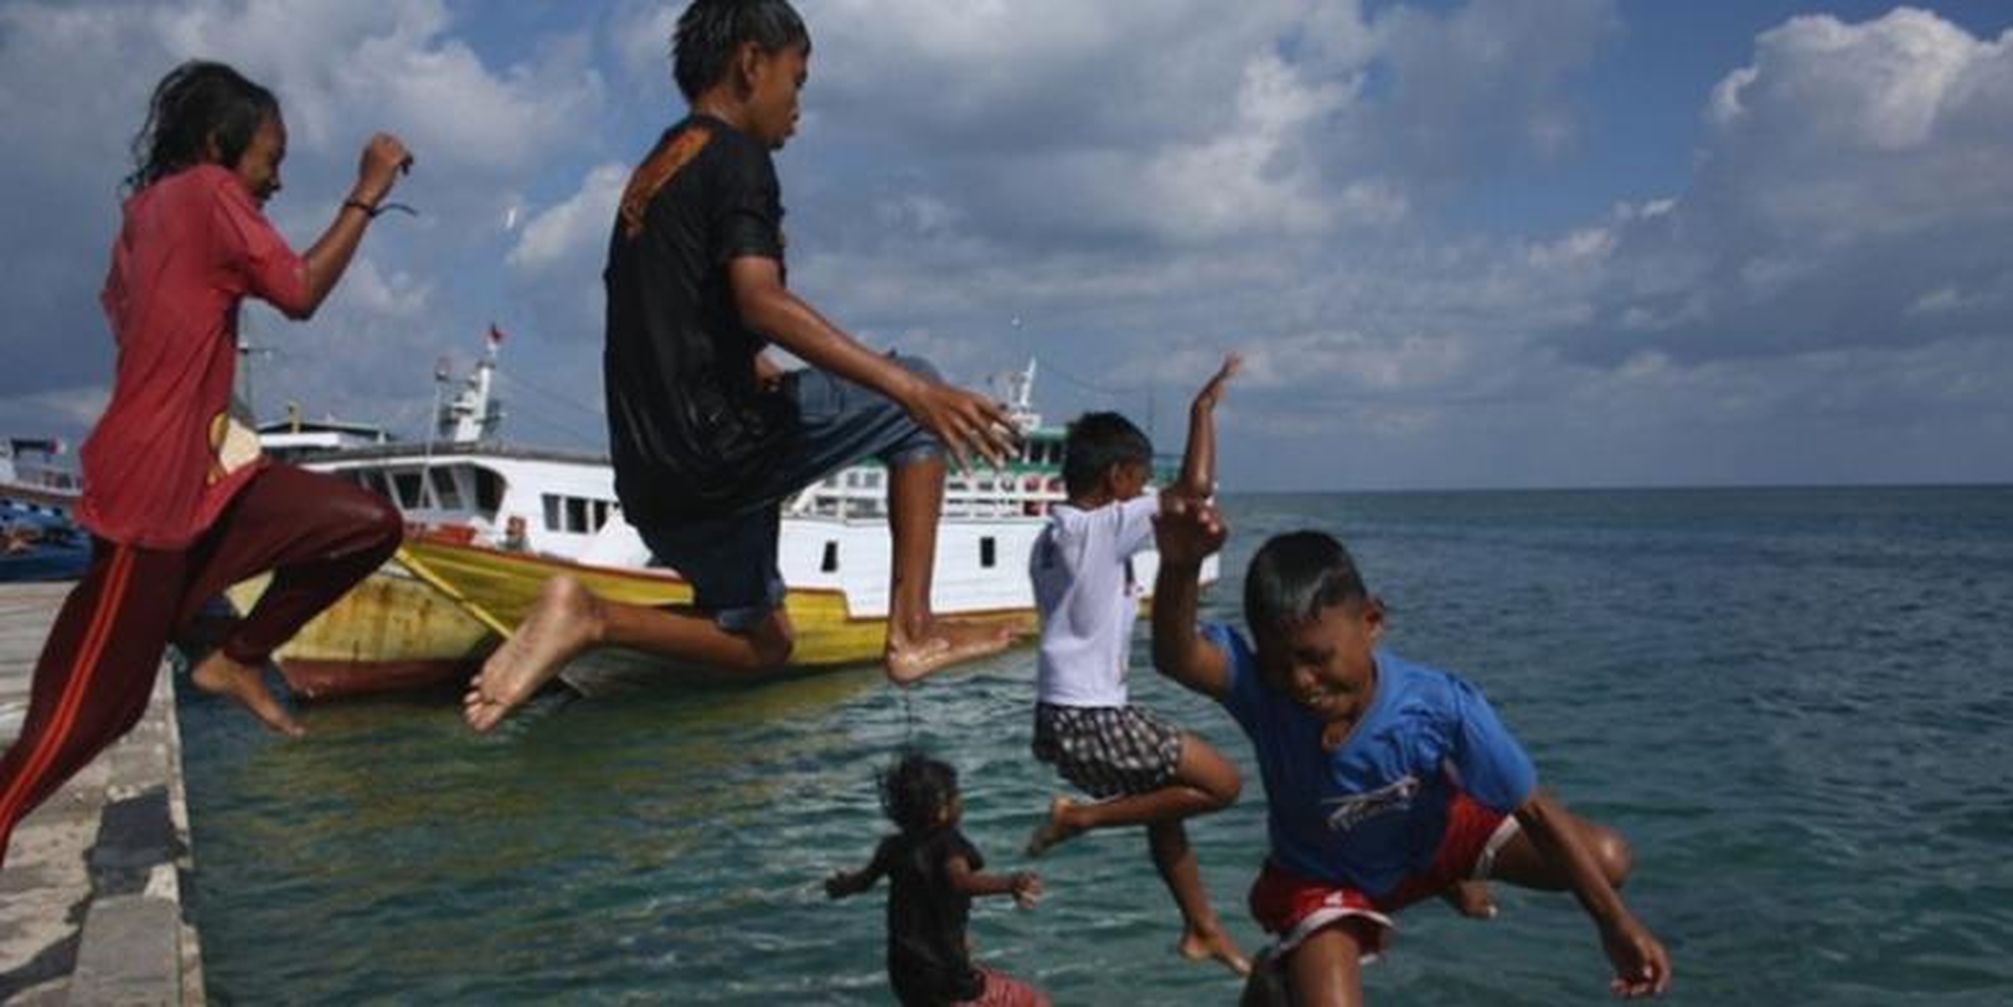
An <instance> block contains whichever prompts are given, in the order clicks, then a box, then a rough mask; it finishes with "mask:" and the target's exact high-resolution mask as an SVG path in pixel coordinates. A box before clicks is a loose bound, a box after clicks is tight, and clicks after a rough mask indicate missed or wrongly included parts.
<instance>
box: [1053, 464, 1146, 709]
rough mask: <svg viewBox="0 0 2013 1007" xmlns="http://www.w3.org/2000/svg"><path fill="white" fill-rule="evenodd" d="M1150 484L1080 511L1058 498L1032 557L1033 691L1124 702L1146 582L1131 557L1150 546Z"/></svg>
mask: <svg viewBox="0 0 2013 1007" xmlns="http://www.w3.org/2000/svg"><path fill="white" fill-rule="evenodd" d="M1159 509H1160V498H1159V496H1158V495H1157V494H1156V493H1155V492H1154V491H1152V490H1148V491H1147V492H1145V493H1143V494H1141V495H1139V496H1137V497H1134V498H1132V499H1131V500H1127V501H1125V502H1123V503H1111V504H1106V505H1104V506H1103V507H1098V508H1095V509H1093V510H1082V509H1080V508H1077V507H1072V506H1070V505H1069V504H1057V505H1055V507H1054V508H1053V509H1051V510H1050V511H1049V518H1048V527H1046V528H1043V529H1042V532H1041V537H1039V538H1037V539H1036V540H1035V544H1034V551H1033V552H1032V553H1031V554H1029V556H1028V576H1029V577H1030V578H1031V579H1032V580H1033V581H1034V601H1035V606H1036V608H1037V609H1039V610H1040V612H1041V662H1040V669H1041V670H1040V673H1039V675H1038V676H1037V678H1036V694H1037V695H1038V696H1039V697H1040V699H1041V701H1042V702H1044V703H1054V704H1056V705H1058V706H1124V705H1125V702H1126V692H1125V671H1126V665H1127V664H1128V663H1129V661H1130V659H1131V656H1132V624H1133V623H1134V622H1135V621H1136V620H1138V618H1139V596H1140V595H1141V594H1142V593H1143V592H1144V591H1145V588H1146V585H1144V584H1140V583H1137V582H1136V580H1135V579H1134V578H1133V576H1132V563H1131V560H1132V557H1133V556H1134V555H1135V554H1137V553H1139V552H1142V551H1144V550H1146V549H1147V548H1148V547H1150V546H1152V545H1153V515H1154V514H1155V513H1156V512H1158V511H1159Z"/></svg>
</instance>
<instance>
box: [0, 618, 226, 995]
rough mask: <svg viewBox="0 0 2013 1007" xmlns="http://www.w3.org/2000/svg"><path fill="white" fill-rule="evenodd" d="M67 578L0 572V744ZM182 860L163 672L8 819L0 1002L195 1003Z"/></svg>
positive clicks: (23, 698) (185, 835)
mask: <svg viewBox="0 0 2013 1007" xmlns="http://www.w3.org/2000/svg"><path fill="white" fill-rule="evenodd" d="M69 590H70V585H69V584H0V742H4V743H7V744H12V742H13V740H14V737H15V735H16V734H18V733H19V732H20V729H21V717H22V715H23V713H24V712H25V711H26V710H27V706H28V683H29V678H30V676H31V675H32V673H33V671H34V666H35V659H36V657H37V656H39V655H40V653H41V650H42V641H43V639H44V637H45V636H46V635H47V634H48V630H49V625H50V623H51V622H53V621H54V620H55V617H56V610H57V608H58V607H59V606H61V605H62V603H63V598H64V596H65V595H67V594H68V593H69ZM192 867H193V861H192V859H191V856H190V851H189V814H188V804H187V802H186V799H185V794H184V793H183V789H182V761H181V736H180V734H179V733H178V732H177V730H176V723H175V694H174V676H173V675H172V674H170V673H169V671H168V667H167V665H166V663H165V662H164V663H163V665H162V671H161V674H160V676H159V677H158V678H156V679H155V682H154V694H153V698H152V701H151V702H150V703H149V705H148V707H147V713H146V716H144V717H143V718H141V720H140V725H139V726H138V727H136V728H134V729H133V731H132V733H130V734H128V735H126V737H124V738H123V739H121V740H120V741H119V743H118V744H116V745H114V746H113V747H112V748H111V749H110V750H109V751H107V752H105V753H104V754H103V755H100V756H99V757H98V758H97V760H95V761H94V762H92V764H91V765H90V766H88V767H86V768H85V769H84V771H83V772H81V773H79V774H78V775H77V776H76V778H74V779H72V780H71V781H70V782H69V783H68V784H67V785H65V786H64V788H63V789H62V790H61V791H59V792H58V793H57V794H56V796H55V797H53V798H51V799H50V800H49V802H48V803H47V804H44V805H43V806H42V807H41V808H39V809H37V810H36V811H35V813H34V814H32V815H29V816H28V818H27V819H26V820H25V821H23V822H22V823H21V825H20V826H19V827H18V828H16V829H15V830H14V841H13V844H12V846H11V848H10V849H9V850H8V856H7V867H6V868H5V869H4V870H0V1002H4V1003H9V1004H32V1005H44V1004H49V1005H59V1004H79V1005H83V1004H200V1003H202V1002H203V971H202V954H201V947H200V944H199V943H198V941H197V937H196V931H195V928H194V926H193V925H191V923H190V922H189V920H188V918H187V915H186V913H185V912H184V907H183V903H182V891H183V889H184V887H185V886H186V885H187V884H188V880H189V872H190V870H191V869H192Z"/></svg>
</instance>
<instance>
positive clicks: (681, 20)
mask: <svg viewBox="0 0 2013 1007" xmlns="http://www.w3.org/2000/svg"><path fill="white" fill-rule="evenodd" d="M743 42H753V43H755V44H756V45H757V46H760V47H761V49H762V51H763V52H777V51H779V50H782V49H786V48H788V47H790V46H793V45H801V46H803V47H804V49H805V51H807V52H808V51H809V50H810V48H811V32H810V29H808V28H805V27H804V19H803V18H802V17H801V16H799V15H798V14H797V9H796V8H794V7H792V6H790V4H789V2H788V0H692V6H690V7H687V8H685V13H683V14H680V15H678V28H677V30H676V31H675V32H674V33H673V35H672V36H671V76H672V77H673V78H675V79H676V80H677V81H678V90H679V91H680V92H682V93H683V94H684V95H685V100H686V101H688V102H690V101H697V100H698V99H699V96H700V95H701V94H704V93H705V91H706V89H707V88H709V87H712V86H713V85H715V84H718V83H719V82H720V79H721V78H722V77H725V76H726V75H727V68H728V65H729V64H730V63H731V62H732V61H733V59H734V50H736V49H738V48H740V47H741V43H743Z"/></svg>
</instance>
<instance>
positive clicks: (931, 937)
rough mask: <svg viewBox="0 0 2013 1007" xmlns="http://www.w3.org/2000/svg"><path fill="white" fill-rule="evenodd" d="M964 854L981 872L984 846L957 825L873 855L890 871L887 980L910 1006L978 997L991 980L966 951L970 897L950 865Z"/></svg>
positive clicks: (884, 846)
mask: <svg viewBox="0 0 2013 1007" xmlns="http://www.w3.org/2000/svg"><path fill="white" fill-rule="evenodd" d="M952 857H963V858H964V860H965V863H966V864H968V865H970V867H971V869H972V870H974V871H976V870H979V869H980V868H982V867H984V866H985V860H984V858H982V857H980V856H979V851H978V850H977V849H976V848H975V847H973V846H972V844H971V843H970V842H968V841H966V839H965V837H964V834H963V833H961V832H959V831H958V830H957V828H956V827H946V828H941V829H933V830H931V831H929V832H926V833H923V834H922V835H920V836H909V835H896V836H889V837H888V838H886V839H884V840H882V841H881V846H880V849H879V850H877V851H875V853H874V860H875V862H876V863H877V864H878V865H879V866H880V869H881V871H882V872H883V873H885V874H887V876H888V982H889V983H890V984H891V985H893V986H894V988H895V996H896V997H897V998H899V999H900V1000H901V1002H902V1003H903V1004H904V1005H908V1007H915V1005H919V1004H931V1005H936V1004H948V1003H956V1002H958V1001H961V1000H974V999H977V998H978V996H979V994H980V993H983V992H984V991H985V981H984V980H983V979H982V978H980V976H979V974H978V972H977V971H976V970H974V969H973V968H972V961H971V955H970V952H968V951H967V950H966V949H965V923H966V921H967V920H968V919H969V918H970V916H971V908H972V898H971V896H969V895H963V894H959V893H958V892H956V891H954V890H952V888H951V883H950V877H949V874H948V871H947V869H946V867H945V865H946V864H947V863H948V862H949V861H950V859H951V858H952Z"/></svg>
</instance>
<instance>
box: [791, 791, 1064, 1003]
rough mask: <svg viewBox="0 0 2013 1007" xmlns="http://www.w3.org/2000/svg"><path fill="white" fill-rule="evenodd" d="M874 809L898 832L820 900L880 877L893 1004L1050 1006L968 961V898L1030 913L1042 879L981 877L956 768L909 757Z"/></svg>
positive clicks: (836, 879) (834, 879)
mask: <svg viewBox="0 0 2013 1007" xmlns="http://www.w3.org/2000/svg"><path fill="white" fill-rule="evenodd" d="M881 808H882V810H884V811H886V812H887V815H888V818H889V819H891V820H892V821H894V823H895V824H896V825H897V826H900V828H901V831H900V832H898V833H896V834H895V835H892V836H889V837H887V838H886V839H883V840H881V845H880V846H879V847H878V848H876V849H875V850H874V859H873V860H872V862H870V863H868V864H867V866H866V867H864V868H862V869H860V870H858V871H840V872H838V873H836V874H833V875H832V876H831V877H830V878H828V879H826V881H825V894H826V895H829V896H831V897H832V898H835V899H839V898H844V897H846V896H848V895H858V894H859V893H861V892H864V891H866V890H867V889H869V888H872V887H873V886H874V882H875V881H878V880H880V878H881V877H882V876H883V875H886V876H887V879H888V889H889V892H888V981H889V983H890V984H891V985H892V986H893V987H894V990H895V996H896V998H898V999H899V1000H900V1001H901V1002H902V1003H903V1004H904V1005H905V1007H917V1005H925V1004H927V1005H931V1007H937V1005H943V1004H984V1005H995V1007H1036V1005H1045V1004H1047V1003H1048V1002H1049V999H1048V996H1047V995H1046V994H1044V993H1042V992H1041V991H1039V990H1036V989H1035V988H1034V987H1032V986H1029V985H1027V984H1026V983H1023V982H1021V981H1019V980H1017V979H1013V978H1010V977H1008V976H1005V975H1002V974H1000V973H998V972H994V971H992V970H991V969H987V968H984V967H981V966H978V965H976V964H975V963H973V962H972V960H971V950H970V947H969V945H968V942H967V940H966V938H965V924H966V922H967V920H968V918H969V916H970V914H971V905H972V896H974V895H1011V896H1013V898H1014V901H1015V902H1016V903H1018V904H1019V905H1020V906H1021V908H1023V909H1032V908H1033V907H1034V905H1035V903H1036V901H1038V900H1039V899H1040V898H1041V879H1040V878H1039V877H1037V876H1036V875H1035V874H1034V872H1032V871H1019V872H1016V873H1013V874H1005V875H1001V874H981V873H979V872H980V870H981V869H983V868H984V867H985V858H983V857H981V856H980V855H979V851H978V850H977V849H976V848H975V847H973V846H972V844H971V842H970V841H969V840H967V839H965V837H964V833H962V832H959V831H958V818H959V817H960V816H961V815H962V813H963V811H964V801H963V800H962V799H961V798H960V797H959V796H958V774H957V770H955V769H952V768H951V767H950V766H948V765H946V764H945V763H942V762H939V761H937V760H936V759H932V758H929V757H928V756H926V755H923V754H921V753H920V752H918V753H913V754H910V755H908V756H906V757H904V758H903V759H902V761H901V762H899V763H897V764H896V765H895V767H894V768H893V769H892V770H890V771H888V773H887V774H886V775H885V776H883V777H882V778H881Z"/></svg>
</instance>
